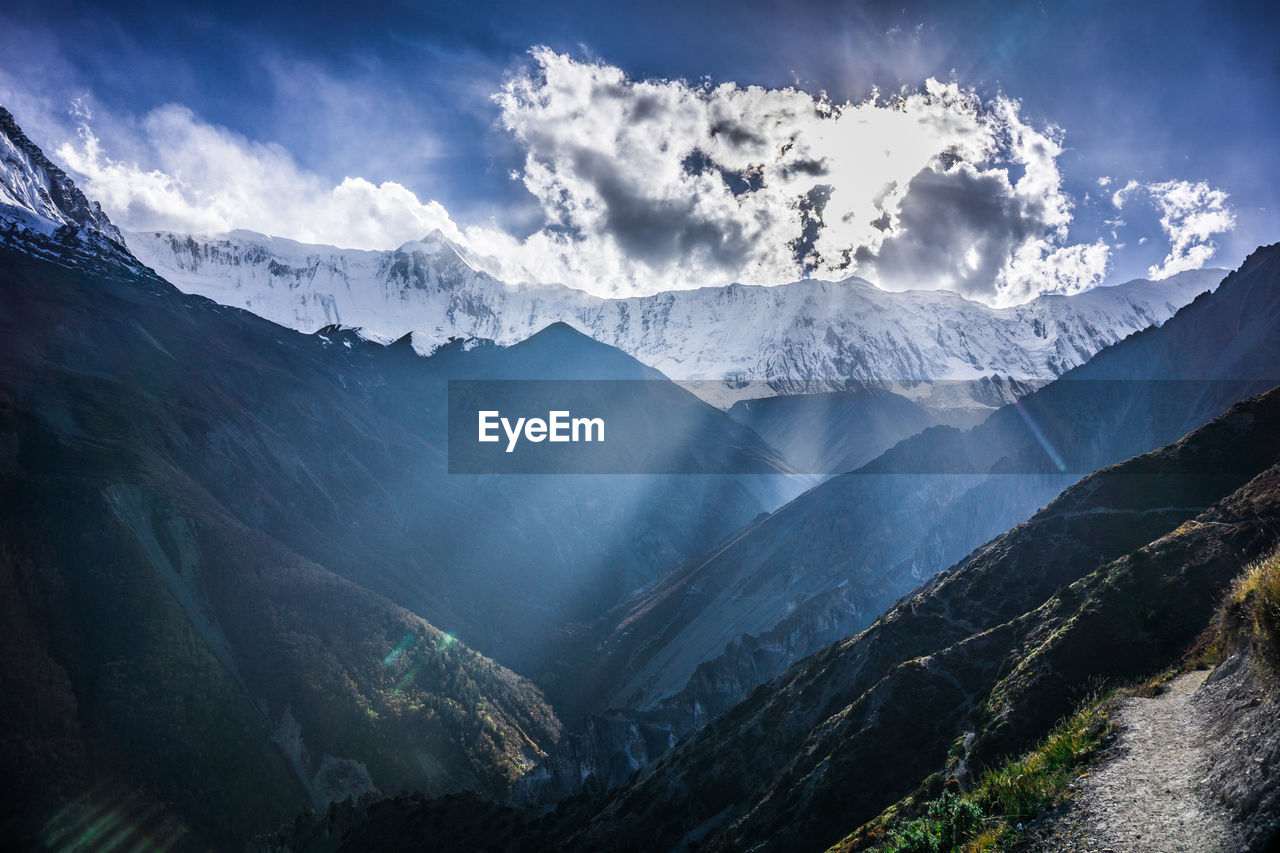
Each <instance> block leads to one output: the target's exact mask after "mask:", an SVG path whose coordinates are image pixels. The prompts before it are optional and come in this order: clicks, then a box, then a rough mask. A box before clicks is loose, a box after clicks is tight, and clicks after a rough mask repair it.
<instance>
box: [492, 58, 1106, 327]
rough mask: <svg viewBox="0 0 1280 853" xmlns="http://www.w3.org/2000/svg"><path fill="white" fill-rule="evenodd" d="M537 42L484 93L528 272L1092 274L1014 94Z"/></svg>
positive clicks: (580, 278)
mask: <svg viewBox="0 0 1280 853" xmlns="http://www.w3.org/2000/svg"><path fill="white" fill-rule="evenodd" d="M533 58H534V65H533V67H532V69H531V70H530V71H529V72H528V73H526V74H522V75H519V76H517V77H515V78H514V79H512V80H511V81H510V82H509V83H508V84H507V86H506V87H505V88H504V89H503V91H502V92H500V93H499V94H498V95H497V96H496V98H495V100H496V101H497V103H498V104H499V106H500V107H501V109H502V120H503V124H504V126H505V127H506V128H507V130H509V131H510V132H511V133H512V134H513V135H514V136H515V137H516V139H517V140H518V141H519V142H520V143H521V144H522V145H523V146H524V148H525V155H526V156H525V162H524V165H523V168H522V170H521V171H520V172H519V174H518V175H517V177H518V179H519V180H521V181H522V182H523V184H524V186H525V187H526V188H527V189H528V190H529V192H530V193H532V194H533V195H534V197H535V198H537V199H538V201H539V202H540V204H541V205H542V207H543V209H544V210H545V211H546V213H547V215H548V218H549V227H548V228H546V229H543V230H542V231H540V232H538V233H536V234H534V235H533V236H532V237H530V238H529V239H528V240H526V241H525V242H524V245H523V248H524V249H525V255H524V260H525V261H526V262H527V263H530V264H531V268H530V273H531V275H533V276H534V277H540V278H547V277H552V278H559V279H560V280H564V281H566V282H567V283H570V284H574V285H577V286H581V287H586V288H588V289H594V290H601V289H604V290H607V291H611V292H621V293H634V292H652V291H655V290H661V289H667V288H672V287H694V286H698V285H705V284H721V283H725V282H729V281H742V282H746V283H762V284H775V283H778V282H781V281H787V280H791V279H794V278H796V277H798V276H799V275H801V274H806V273H807V274H814V275H819V276H826V277H833V276H843V275H849V274H855V273H856V274H860V275H864V276H866V277H868V278H871V279H872V280H874V281H876V283H878V284H880V285H881V286H883V287H887V288H890V289H907V288H938V287H945V288H950V289H954V290H958V291H960V292H962V293H966V294H968V295H971V296H975V297H978V298H981V299H984V300H986V301H989V302H996V303H1007V302H1014V301H1020V300H1023V299H1026V298H1028V297H1030V296H1034V295H1035V294H1036V293H1039V292H1043V291H1045V290H1050V289H1052V290H1058V291H1062V292H1074V291H1078V290H1082V289H1085V288H1087V287H1090V286H1092V285H1094V284H1096V283H1098V282H1099V281H1100V280H1101V278H1102V276H1103V275H1104V274H1105V271H1106V267H1107V260H1108V250H1107V248H1106V246H1105V244H1101V243H1096V244H1089V245H1079V246H1069V245H1067V244H1066V237H1067V232H1066V229H1067V225H1068V224H1069V223H1070V220H1071V215H1070V211H1071V203H1070V201H1069V199H1068V198H1067V197H1066V195H1065V194H1064V193H1063V191H1062V186H1061V176H1060V174H1059V172H1058V168H1057V163H1056V161H1057V157H1058V155H1059V154H1060V153H1061V150H1062V149H1061V143H1060V140H1059V138H1058V132H1057V131H1056V130H1055V129H1044V130H1038V129H1035V128H1033V127H1031V126H1030V125H1029V124H1027V123H1026V122H1024V121H1023V120H1022V119H1021V117H1020V114H1019V106H1018V104H1017V103H1016V102H1015V101H1012V100H1010V99H1007V98H1003V97H999V98H995V99H993V100H991V101H989V102H983V101H982V100H980V99H979V98H978V97H977V96H976V95H974V94H973V93H972V92H969V91H967V90H964V89H961V88H960V87H959V86H957V85H955V84H954V83H940V82H938V81H936V80H929V81H927V82H926V84H925V86H924V87H923V88H922V89H921V90H920V91H918V92H906V93H902V94H899V95H895V96H893V97H887V98H883V97H880V96H878V95H875V96H872V97H870V98H868V99H867V100H865V101H862V102H857V103H833V102H831V101H829V100H828V99H826V98H825V97H822V96H813V95H811V94H809V93H806V92H802V91H799V90H797V89H780V90H767V89H763V88H760V87H745V88H744V87H739V86H736V85H734V84H723V85H720V86H710V85H692V84H689V83H687V82H684V81H668V80H659V81H633V80H630V79H628V78H627V77H626V76H625V74H624V73H623V72H622V71H621V70H620V69H618V68H615V67H613V66H610V65H607V64H604V63H585V62H579V61H577V60H575V59H573V58H571V57H568V56H563V55H560V54H556V53H553V52H551V51H549V50H545V49H539V50H535V51H534V52H533ZM1015 175H1016V176H1015Z"/></svg>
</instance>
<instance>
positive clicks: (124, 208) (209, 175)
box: [57, 102, 461, 249]
mask: <svg viewBox="0 0 1280 853" xmlns="http://www.w3.org/2000/svg"><path fill="white" fill-rule="evenodd" d="M73 113H74V114H75V115H76V117H77V118H79V119H80V120H81V121H80V124H79V131H78V138H77V140H76V141H75V142H68V143H65V144H63V145H61V146H59V147H58V149H57V156H58V158H59V159H60V160H61V161H62V162H63V163H64V164H65V165H66V166H67V167H68V168H70V169H71V170H72V171H74V172H76V173H77V174H78V175H79V176H81V178H82V180H83V182H84V185H85V190H86V191H87V192H88V194H89V195H90V196H91V197H93V198H95V199H97V200H98V201H100V202H101V203H102V205H103V206H104V207H105V208H106V209H107V210H108V211H109V212H110V214H111V215H112V216H113V217H114V218H115V219H117V220H118V221H119V222H120V223H121V224H122V225H124V227H126V228H128V229H130V230H150V229H163V230H176V231H191V232H195V233H216V232H221V231H229V230H231V229H233V228H248V229H252V230H255V231H262V232H265V233H268V234H275V235H280V236H287V237H291V238H293V239H296V240H302V241H306V242H316V243H331V244H334V245H339V246H346V247H349V248H368V249H374V248H386V247H388V246H389V245H397V244H399V243H403V242H405V241H407V240H412V239H420V238H422V237H423V236H424V235H425V234H427V233H428V232H430V231H431V230H432V229H435V228H439V229H441V230H442V231H444V232H445V233H446V234H448V235H449V236H451V237H453V238H455V239H461V234H460V232H459V229H458V228H457V226H456V225H455V224H454V223H453V221H452V220H451V219H450V218H449V214H448V212H447V211H446V210H445V209H444V207H443V206H441V205H440V204H438V203H436V202H434V201H433V202H428V203H425V204H424V203H422V202H420V201H419V200H418V198H417V197H416V196H415V195H414V194H413V193H412V192H410V191H409V190H408V189H407V188H405V187H404V186H401V185H400V184H397V183H394V182H385V183H383V184H380V185H376V186H375V185H374V184H372V183H370V182H369V181H366V180H364V179H363V178H358V177H357V178H352V177H348V178H346V179H345V180H343V181H342V182H341V183H339V184H338V185H336V186H333V185H331V184H328V183H326V182H325V181H324V180H322V179H321V178H320V177H319V176H318V175H316V174H314V173H311V172H308V171H306V170H303V169H301V168H300V167H299V166H298V165H297V163H296V162H295V161H294V159H293V157H292V156H291V155H290V154H289V152H287V151H286V150H284V149H283V148H281V147H280V146H278V145H264V144H260V143H256V142H251V141H250V140H247V139H245V138H244V137H242V136H239V135H238V134H235V133H232V132H230V131H228V130H226V129H224V128H219V127H214V126H212V125H209V124H206V123H204V122H201V121H200V120H198V119H197V118H196V116H195V115H193V114H192V112H191V111H190V110H188V109H186V108H185V107H180V106H173V105H170V106H165V107H161V108H159V109H157V110H154V111H153V112H151V113H150V114H148V115H147V116H146V117H145V119H143V121H142V124H141V139H140V140H139V142H138V145H139V147H140V148H141V149H142V150H141V151H140V152H139V157H138V158H137V159H130V160H127V161H126V160H117V159H113V158H111V157H109V156H108V155H107V154H106V152H105V151H104V150H103V146H102V144H101V142H100V140H99V139H98V137H97V136H96V135H95V133H94V131H93V129H92V127H91V125H90V124H89V120H90V119H91V118H92V115H91V113H89V112H88V110H87V109H86V107H85V105H84V103H83V102H79V103H78V105H77V106H76V107H75V109H74V110H73ZM138 159H141V160H144V161H145V162H148V163H149V164H151V165H149V166H148V167H143V166H141V165H139V163H138V161H137V160H138Z"/></svg>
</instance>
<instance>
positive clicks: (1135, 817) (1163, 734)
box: [1032, 672, 1239, 853]
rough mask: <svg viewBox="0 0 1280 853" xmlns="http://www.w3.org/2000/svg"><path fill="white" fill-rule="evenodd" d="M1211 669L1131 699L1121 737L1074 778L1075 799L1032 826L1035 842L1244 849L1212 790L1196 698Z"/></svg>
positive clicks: (1100, 847)
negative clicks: (1100, 759) (1095, 765)
mask: <svg viewBox="0 0 1280 853" xmlns="http://www.w3.org/2000/svg"><path fill="white" fill-rule="evenodd" d="M1207 675H1208V673H1207V672H1193V673H1188V674H1186V675H1182V676H1179V677H1178V678H1177V679H1175V680H1174V681H1172V682H1170V683H1169V684H1168V685H1166V689H1165V692H1164V693H1162V694H1160V695H1159V696H1157V697H1156V698H1154V699H1143V698H1133V699H1128V700H1126V701H1125V702H1124V703H1123V704H1122V705H1121V707H1120V711H1119V713H1118V714H1117V716H1116V719H1117V723H1118V727H1119V738H1118V740H1117V742H1116V743H1115V744H1114V745H1113V746H1112V747H1111V748H1110V750H1109V751H1108V754H1107V755H1106V756H1105V758H1104V760H1103V763H1102V764H1101V765H1100V766H1099V767H1098V768H1097V769H1096V770H1095V771H1094V772H1093V773H1091V774H1090V775H1088V776H1085V777H1083V778H1082V779H1080V780H1078V781H1077V782H1075V783H1073V785H1072V787H1073V789H1074V790H1073V794H1074V797H1073V799H1072V800H1071V801H1070V802H1069V804H1068V805H1067V806H1066V807H1065V808H1064V809H1062V810H1061V811H1059V812H1057V813H1055V814H1054V815H1052V816H1051V817H1049V818H1047V819H1046V821H1045V823H1044V824H1043V825H1041V826H1038V827H1034V828H1033V829H1032V835H1033V836H1034V837H1037V838H1038V839H1039V841H1038V843H1036V844H1034V845H1033V847H1034V848H1035V849H1041V850H1046V851H1047V850H1054V851H1063V853H1086V851H1087V853H1139V851H1141V853H1175V851H1196V853H1213V851H1234V850H1237V849H1239V845H1238V843H1237V842H1238V839H1237V838H1236V832H1235V829H1234V828H1233V827H1232V824H1231V822H1230V819H1229V816H1228V813H1227V810H1226V808H1224V807H1223V806H1222V805H1221V804H1219V803H1217V802H1214V801H1212V800H1211V799H1209V798H1208V797H1207V795H1206V793H1205V790H1204V789H1205V781H1206V779H1205V777H1206V774H1207V773H1208V764H1207V751H1206V737H1207V735H1206V731H1207V729H1208V723H1209V721H1208V720H1206V719H1205V716H1204V712H1203V711H1201V710H1199V709H1198V708H1197V707H1196V706H1195V704H1194V703H1192V702H1191V696H1192V694H1193V693H1195V691H1196V689H1197V688H1198V687H1199V686H1200V685H1201V684H1202V683H1203V682H1204V680H1205V677H1206V676H1207Z"/></svg>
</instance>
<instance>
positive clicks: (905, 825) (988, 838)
mask: <svg viewBox="0 0 1280 853" xmlns="http://www.w3.org/2000/svg"><path fill="white" fill-rule="evenodd" d="M1108 707H1109V702H1108V701H1107V700H1105V699H1100V698H1099V699H1093V700H1091V701H1088V702H1086V703H1084V704H1083V705H1082V706H1081V707H1080V709H1079V710H1078V711H1076V713H1075V714H1073V715H1072V716H1070V717H1068V718H1067V719H1065V720H1064V721H1062V722H1061V723H1059V724H1058V726H1057V727H1056V728H1054V730H1053V731H1051V732H1050V733H1049V735H1048V736H1047V737H1046V738H1045V739H1044V740H1043V741H1042V742H1041V743H1040V744H1039V745H1038V746H1037V747H1036V748H1035V749H1033V750H1031V751H1030V752H1028V753H1027V754H1026V755H1023V756H1021V757H1019V758H1015V759H1010V760H1009V761H1007V762H1005V763H1004V764H1003V765H1002V766H1000V767H997V768H995V769H993V770H991V771H989V772H987V773H986V774H985V775H983V776H982V778H981V779H980V780H979V781H978V784H977V785H975V786H974V788H973V790H972V791H970V792H969V793H967V794H956V793H953V792H951V791H945V792H943V794H942V795H941V796H939V797H937V798H936V799H933V800H932V801H929V802H928V803H927V804H920V805H919V806H918V807H917V808H915V809H910V806H908V807H907V808H908V809H910V810H911V811H915V812H917V813H919V814H921V816H920V817H916V818H911V819H907V818H905V817H900V816H898V814H899V813H898V811H894V813H893V814H892V815H890V816H889V817H888V819H887V820H886V821H884V823H883V824H882V826H881V827H879V828H878V829H876V830H872V831H871V832H870V833H866V834H861V838H862V839H864V840H865V839H868V838H869V837H875V836H879V837H880V838H883V839H884V840H883V841H880V842H879V843H878V844H877V845H876V846H875V847H874V848H873V849H875V850H876V851H879V853H953V852H954V853H961V851H963V853H988V851H1000V850H1008V849H1010V848H1011V847H1012V846H1013V844H1014V843H1016V841H1017V840H1018V835H1019V830H1020V829H1021V828H1022V824H1023V823H1024V822H1026V821H1029V820H1031V819H1032V818H1034V817H1035V816H1037V815H1040V814H1043V813H1045V812H1046V811H1048V810H1049V809H1051V808H1053V807H1054V806H1056V805H1057V804H1058V803H1059V802H1061V801H1062V799H1063V796H1064V794H1065V792H1066V788H1067V785H1068V784H1070V783H1071V782H1072V781H1073V780H1074V779H1076V778H1077V777H1079V776H1080V775H1081V771H1082V768H1083V767H1084V766H1085V765H1086V764H1087V763H1088V762H1089V761H1090V759H1092V758H1093V756H1094V755H1096V754H1097V752H1098V750H1099V749H1100V748H1101V746H1102V742H1103V740H1104V739H1105V738H1106V736H1107V734H1108V733H1110V731H1111V722H1110V719H1109V717H1108V713H1107V709H1108ZM857 835H858V834H855V835H854V836H850V837H849V838H846V839H845V840H844V841H841V842H840V843H839V844H837V845H836V846H835V847H833V848H832V850H833V851H843V850H850V849H856V848H857V847H858V846H859V845H858V841H857Z"/></svg>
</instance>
